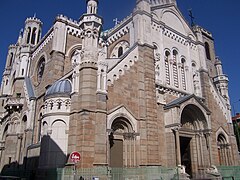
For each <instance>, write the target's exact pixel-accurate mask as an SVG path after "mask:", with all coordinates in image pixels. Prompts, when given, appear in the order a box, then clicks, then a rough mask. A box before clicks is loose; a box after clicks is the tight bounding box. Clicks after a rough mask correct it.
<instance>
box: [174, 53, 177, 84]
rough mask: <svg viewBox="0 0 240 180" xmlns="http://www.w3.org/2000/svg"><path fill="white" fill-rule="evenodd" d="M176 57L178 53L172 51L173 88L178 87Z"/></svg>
mask: <svg viewBox="0 0 240 180" xmlns="http://www.w3.org/2000/svg"><path fill="white" fill-rule="evenodd" d="M177 55H178V52H177V51H176V50H173V82H174V86H175V87H178V70H177Z"/></svg>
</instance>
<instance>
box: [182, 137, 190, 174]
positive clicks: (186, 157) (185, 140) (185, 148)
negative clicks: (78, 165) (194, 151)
mask: <svg viewBox="0 0 240 180" xmlns="http://www.w3.org/2000/svg"><path fill="white" fill-rule="evenodd" d="M191 139H192V138H189V137H180V144H181V164H182V165H184V166H185V167H186V173H188V174H189V175H190V176H192V163H191V150H190V142H191Z"/></svg>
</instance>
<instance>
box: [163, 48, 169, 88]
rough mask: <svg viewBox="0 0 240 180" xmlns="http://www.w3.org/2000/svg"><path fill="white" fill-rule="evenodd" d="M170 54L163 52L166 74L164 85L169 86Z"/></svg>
mask: <svg viewBox="0 0 240 180" xmlns="http://www.w3.org/2000/svg"><path fill="white" fill-rule="evenodd" d="M169 58H170V53H169V52H168V51H166V52H165V57H164V60H165V74H166V83H167V84H168V85H170V73H169V60H170V59H169Z"/></svg>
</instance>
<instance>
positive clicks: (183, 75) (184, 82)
mask: <svg viewBox="0 0 240 180" xmlns="http://www.w3.org/2000/svg"><path fill="white" fill-rule="evenodd" d="M185 62H186V60H185V59H184V58H182V59H181V81H182V87H183V89H184V90H186V76H185Z"/></svg>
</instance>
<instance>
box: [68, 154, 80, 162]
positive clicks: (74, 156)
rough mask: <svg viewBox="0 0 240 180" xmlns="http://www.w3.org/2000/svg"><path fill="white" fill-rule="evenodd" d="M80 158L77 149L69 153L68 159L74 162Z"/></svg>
mask: <svg viewBox="0 0 240 180" xmlns="http://www.w3.org/2000/svg"><path fill="white" fill-rule="evenodd" d="M80 159H81V155H80V153H79V152H77V151H73V152H72V153H71V154H70V160H71V161H72V162H74V163H77V162H79V161H80Z"/></svg>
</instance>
